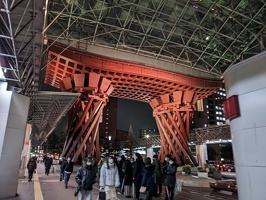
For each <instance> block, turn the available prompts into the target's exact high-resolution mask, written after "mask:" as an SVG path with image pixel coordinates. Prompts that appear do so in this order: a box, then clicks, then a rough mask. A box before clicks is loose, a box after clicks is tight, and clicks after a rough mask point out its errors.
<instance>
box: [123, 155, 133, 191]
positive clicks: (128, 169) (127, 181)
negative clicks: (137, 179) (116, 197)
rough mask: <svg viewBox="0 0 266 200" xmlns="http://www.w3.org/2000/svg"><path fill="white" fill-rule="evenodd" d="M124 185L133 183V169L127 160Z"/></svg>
mask: <svg viewBox="0 0 266 200" xmlns="http://www.w3.org/2000/svg"><path fill="white" fill-rule="evenodd" d="M124 179H125V185H130V186H131V185H132V182H133V168H132V164H131V162H130V161H129V160H126V161H125V177H124Z"/></svg>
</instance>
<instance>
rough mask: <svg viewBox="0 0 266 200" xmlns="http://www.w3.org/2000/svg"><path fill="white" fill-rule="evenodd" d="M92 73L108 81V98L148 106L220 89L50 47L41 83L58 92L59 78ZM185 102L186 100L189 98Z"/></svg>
mask: <svg viewBox="0 0 266 200" xmlns="http://www.w3.org/2000/svg"><path fill="white" fill-rule="evenodd" d="M89 72H95V73H97V74H99V75H100V76H102V77H105V78H106V79H108V80H110V81H111V82H112V85H113V86H114V91H113V92H112V94H111V96H112V97H117V98H125V99H131V100H137V101H142V102H147V103H148V102H150V101H151V100H152V99H154V98H156V97H158V96H161V95H165V94H167V93H173V92H176V91H192V92H193V91H194V92H195V93H196V95H197V96H199V98H200V99H202V98H205V97H207V96H209V95H211V94H213V93H214V92H215V91H217V90H218V89H219V88H221V87H222V82H221V80H210V79H204V78H198V77H192V76H187V75H184V74H179V73H175V72H171V71H166V70H162V69H159V68H155V67H152V66H145V65H141V64H136V63H130V62H125V61H121V60H114V59H111V58H106V57H103V56H97V55H93V54H87V53H84V52H81V51H77V50H74V49H69V48H66V47H63V46H60V45H58V44H54V45H53V46H52V47H50V48H49V50H48V59H47V67H46V75H45V83H47V84H48V85H51V86H54V87H57V88H60V82H61V81H62V78H63V77H68V76H71V75H73V74H77V73H78V74H86V73H89ZM185 98H190V96H189V94H188V96H186V97H185Z"/></svg>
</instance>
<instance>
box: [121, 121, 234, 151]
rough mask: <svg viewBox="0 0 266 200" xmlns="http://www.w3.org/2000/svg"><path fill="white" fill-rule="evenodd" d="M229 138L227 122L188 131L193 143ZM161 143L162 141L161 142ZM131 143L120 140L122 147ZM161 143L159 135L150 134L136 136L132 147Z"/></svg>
mask: <svg viewBox="0 0 266 200" xmlns="http://www.w3.org/2000/svg"><path fill="white" fill-rule="evenodd" d="M220 139H221V140H230V139H231V133H230V126H229V125H227V124H222V125H213V126H208V127H203V128H195V129H192V130H191V131H190V140H189V142H190V143H191V142H193V143H196V144H197V143H204V142H207V141H215V140H216V141H217V140H220ZM162 143H163V142H162ZM130 145H132V141H131V140H125V141H122V142H121V146H122V147H123V148H127V147H129V146H130ZM159 145H161V138H160V136H159V135H158V136H152V137H149V138H146V137H145V138H137V139H136V140H135V142H134V144H133V147H134V148H137V147H152V146H159ZM163 145H165V144H163Z"/></svg>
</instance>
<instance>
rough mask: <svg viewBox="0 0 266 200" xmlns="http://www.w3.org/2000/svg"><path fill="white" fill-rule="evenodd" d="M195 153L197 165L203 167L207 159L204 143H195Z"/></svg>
mask: <svg viewBox="0 0 266 200" xmlns="http://www.w3.org/2000/svg"><path fill="white" fill-rule="evenodd" d="M196 155H197V161H198V163H199V166H201V167H203V166H204V164H205V161H206V160H208V152H207V145H206V143H199V144H196Z"/></svg>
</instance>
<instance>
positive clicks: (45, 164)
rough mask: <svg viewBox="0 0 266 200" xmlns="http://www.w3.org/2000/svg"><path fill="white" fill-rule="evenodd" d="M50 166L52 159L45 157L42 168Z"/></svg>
mask: <svg viewBox="0 0 266 200" xmlns="http://www.w3.org/2000/svg"><path fill="white" fill-rule="evenodd" d="M52 164H53V159H52V158H48V157H47V158H46V159H45V162H44V166H45V167H47V168H50V167H51V165H52Z"/></svg>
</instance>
